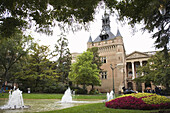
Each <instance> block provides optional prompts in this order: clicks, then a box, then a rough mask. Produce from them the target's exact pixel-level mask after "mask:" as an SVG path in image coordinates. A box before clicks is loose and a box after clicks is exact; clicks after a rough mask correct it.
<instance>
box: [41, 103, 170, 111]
mask: <svg viewBox="0 0 170 113" xmlns="http://www.w3.org/2000/svg"><path fill="white" fill-rule="evenodd" d="M158 111H159V110H127V109H111V108H107V107H105V103H96V104H86V105H80V106H75V107H71V108H66V109H61V110H55V111H48V112H47V111H46V112H40V113H151V112H153V113H156V112H158ZM169 111H170V109H169Z"/></svg>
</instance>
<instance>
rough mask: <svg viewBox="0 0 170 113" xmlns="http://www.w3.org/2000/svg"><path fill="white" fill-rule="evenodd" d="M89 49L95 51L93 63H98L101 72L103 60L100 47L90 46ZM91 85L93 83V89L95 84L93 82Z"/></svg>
mask: <svg viewBox="0 0 170 113" xmlns="http://www.w3.org/2000/svg"><path fill="white" fill-rule="evenodd" d="M87 51H90V52H92V53H93V61H92V64H96V65H97V69H98V70H100V72H99V73H101V71H102V69H101V66H102V61H101V59H100V56H99V53H98V47H93V48H88V49H87ZM98 76H99V75H98ZM91 85H92V90H93V88H94V85H93V84H91Z"/></svg>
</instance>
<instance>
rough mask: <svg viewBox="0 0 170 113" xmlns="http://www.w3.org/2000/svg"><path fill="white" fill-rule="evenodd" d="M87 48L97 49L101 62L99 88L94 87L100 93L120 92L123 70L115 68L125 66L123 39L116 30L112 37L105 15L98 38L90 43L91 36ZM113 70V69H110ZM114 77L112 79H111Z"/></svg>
mask: <svg viewBox="0 0 170 113" xmlns="http://www.w3.org/2000/svg"><path fill="white" fill-rule="evenodd" d="M87 47H88V48H92V47H98V52H99V56H100V57H101V60H102V62H103V65H102V66H101V68H102V69H103V72H102V73H101V75H100V78H101V86H96V87H95V88H96V89H98V90H99V91H100V92H110V91H111V90H113V85H114V89H115V92H116V93H118V92H119V91H121V88H122V87H123V86H124V74H125V73H124V69H123V67H122V69H118V68H115V67H116V66H117V65H118V64H125V48H124V44H123V38H122V36H121V34H120V32H119V30H117V34H116V35H114V34H113V33H112V32H111V27H110V18H109V15H108V14H107V13H105V14H104V16H103V17H102V30H101V32H100V34H99V36H98V37H97V38H96V39H95V40H94V41H92V38H91V36H90V37H89V40H88V42H87ZM111 66H112V68H115V69H113V70H112V69H111ZM113 75H114V78H113Z"/></svg>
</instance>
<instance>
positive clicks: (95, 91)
mask: <svg viewBox="0 0 170 113" xmlns="http://www.w3.org/2000/svg"><path fill="white" fill-rule="evenodd" d="M89 94H91V95H95V94H99V92H98V91H97V90H96V89H93V90H90V92H89Z"/></svg>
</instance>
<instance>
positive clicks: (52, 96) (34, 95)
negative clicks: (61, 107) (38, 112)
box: [0, 93, 106, 100]
mask: <svg viewBox="0 0 170 113" xmlns="http://www.w3.org/2000/svg"><path fill="white" fill-rule="evenodd" d="M8 95H9V94H8V93H3V96H2V94H0V98H8ZM62 96H63V94H37V93H31V94H27V93H23V98H24V99H61V98H62ZM73 99H103V100H104V99H106V94H98V95H75V96H74V97H73Z"/></svg>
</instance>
